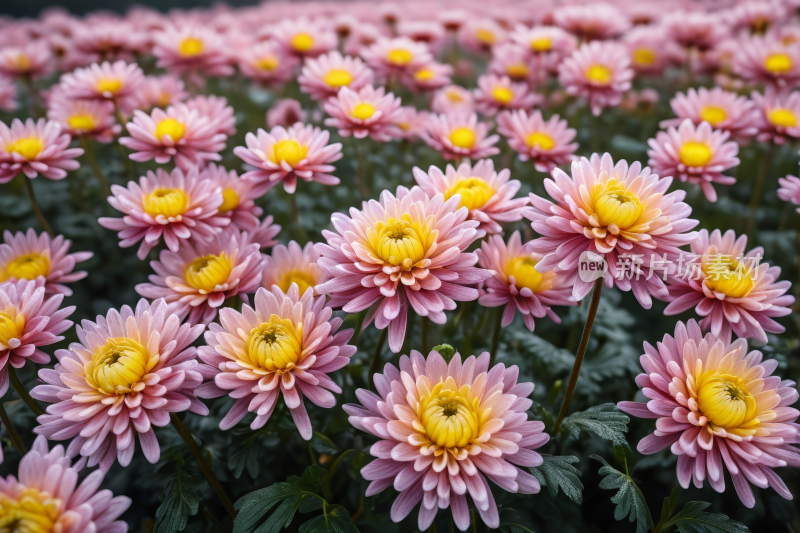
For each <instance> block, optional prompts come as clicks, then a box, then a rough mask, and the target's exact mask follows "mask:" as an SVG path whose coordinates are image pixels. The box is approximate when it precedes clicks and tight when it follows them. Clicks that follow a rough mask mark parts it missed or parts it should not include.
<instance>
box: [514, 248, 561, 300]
mask: <svg viewBox="0 0 800 533" xmlns="http://www.w3.org/2000/svg"><path fill="white" fill-rule="evenodd" d="M537 262H538V261H536V260H535V259H534V258H533V257H531V256H529V255H523V256H520V257H514V258H512V259H509V260H508V262H506V264H505V266H504V268H503V271H504V272H505V274H506V275H507V276H514V281H515V284H516V286H517V288H522V287H526V288H528V289H530V291H531V292H532V293H534V294H536V293H539V292H542V291H544V290H547V289H549V288H550V287H551V286H552V280H553V276H554V275H553V273H552V272H547V273H545V274H541V273H540V272H539V271H537V270H536V263H537Z"/></svg>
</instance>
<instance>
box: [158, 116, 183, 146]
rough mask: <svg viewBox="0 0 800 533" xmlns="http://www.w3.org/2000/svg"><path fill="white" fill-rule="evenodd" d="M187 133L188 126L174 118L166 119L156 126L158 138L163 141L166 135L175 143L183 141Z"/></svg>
mask: <svg viewBox="0 0 800 533" xmlns="http://www.w3.org/2000/svg"><path fill="white" fill-rule="evenodd" d="M185 133H186V126H184V125H183V123H181V122H178V120H176V119H174V118H171V117H170V118H165V119H164V120H162V121H161V122H159V123H158V124H156V138H157V139H158V140H161V138H162V137H163V136H164V135H169V136H170V138H171V139H172V141H173V142H178V141H180V140H181V139H183V135H184V134H185Z"/></svg>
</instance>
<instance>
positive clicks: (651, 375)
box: [617, 320, 800, 508]
mask: <svg viewBox="0 0 800 533" xmlns="http://www.w3.org/2000/svg"><path fill="white" fill-rule="evenodd" d="M644 350H645V353H644V354H643V355H642V356H641V357H640V358H639V360H640V362H641V365H642V368H643V369H644V371H645V373H643V374H639V375H638V376H637V377H636V384H637V385H638V386H639V387H641V389H642V392H643V393H644V395H645V396H646V397H648V398H650V401H649V402H647V403H638V402H620V403H619V404H617V405H618V407H619V408H620V409H622V410H623V411H625V412H626V413H629V414H631V415H633V416H637V417H640V418H656V419H658V420H656V430H655V431H654V432H653V433H651V434H650V435H648V436H647V437H645V438H644V439H642V440H641V441H640V442H639V445H638V447H637V449H638V450H639V452H640V453H642V454H645V455H650V454H653V453H656V452H658V451H660V450H663V449H664V448H667V447H670V450H671V451H672V453H673V454H675V455H677V456H678V466H677V474H678V482H679V483H680V484H681V486H682V487H683V488H689V485H690V484H691V483H692V482H694V485H695V486H696V487H697V488H702V486H703V481H704V480H706V479H708V482H709V484H710V485H711V488H713V489H714V490H715V491H717V492H724V490H725V470H726V469H727V470H728V473H729V474H730V476H731V479H732V481H733V486H734V489H735V490H736V494H737V495H738V496H739V499H740V500H741V501H742V503H743V504H744V505H745V506H746V507H748V508H752V507H753V506H754V505H755V503H756V501H755V497H754V496H753V490H752V488H751V487H750V484H751V483H752V484H753V485H755V486H757V487H760V488H767V487H768V486H771V487H772V488H773V489H775V491H776V492H777V493H778V494H779V495H780V496H782V497H784V498H786V499H789V500H791V499H792V494H791V492H789V489H788V488H787V487H786V485H785V484H784V483H783V481H782V480H781V478H780V477H778V475H777V474H776V473H775V472H774V471H773V468H777V467H781V466H787V465H789V466H793V467H795V468H800V453H798V452H799V451H798V449H797V448H796V447H795V446H793V445H792V444H794V443H797V441H798V429H797V428H798V426H797V424H796V423H795V421H796V420H797V416H798V411H797V409H794V408H792V407H790V406H791V405H792V404H793V403H794V402H796V401H797V397H798V394H797V389H796V388H795V384H794V382H793V381H788V380H785V381H782V380H781V379H780V378H779V377H778V376H773V375H772V373H773V372H774V371H775V369H776V368H777V366H778V361H777V360H775V359H769V360H766V361H765V360H763V356H762V354H761V352H759V351H752V352H750V353H747V341H745V340H744V339H737V340H736V341H734V342H733V343H731V342H730V341H728V340H726V339H724V338H722V339H720V338H717V337H715V336H714V335H712V334H706V336H705V337H704V336H703V333H702V331H701V330H700V327H699V326H698V325H697V323H696V322H695V321H694V320H690V321H689V323H688V324H686V325H684V324H683V322H678V325H677V326H676V327H675V336H674V337H672V336H670V335H664V340H663V341H662V342H660V343H658V345H657V347H654V346H652V345H651V344H650V343H648V342H645V344H644Z"/></svg>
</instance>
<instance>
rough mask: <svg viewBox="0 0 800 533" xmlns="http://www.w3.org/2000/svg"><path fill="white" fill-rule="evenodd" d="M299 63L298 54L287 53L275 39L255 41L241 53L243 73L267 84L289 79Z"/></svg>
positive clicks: (240, 60) (240, 63)
mask: <svg viewBox="0 0 800 533" xmlns="http://www.w3.org/2000/svg"><path fill="white" fill-rule="evenodd" d="M299 64H300V60H299V59H298V58H297V57H296V56H294V55H291V54H288V53H286V51H285V50H284V49H283V48H281V47H280V46H279V45H278V44H277V43H276V42H274V41H262V42H258V43H255V44H253V45H250V46H248V47H246V48H244V49H243V50H241V52H240V53H239V69H240V70H241V71H242V74H244V75H245V76H247V77H248V78H251V79H253V80H257V81H258V82H260V83H262V84H266V85H270V84H278V83H285V82H287V81H289V80H290V79H291V78H292V76H294V70H295V67H297V65H299Z"/></svg>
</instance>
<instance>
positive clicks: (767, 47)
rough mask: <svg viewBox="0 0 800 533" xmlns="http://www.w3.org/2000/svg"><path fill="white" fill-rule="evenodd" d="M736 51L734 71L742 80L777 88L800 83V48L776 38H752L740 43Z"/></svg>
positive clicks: (741, 40) (743, 39)
mask: <svg viewBox="0 0 800 533" xmlns="http://www.w3.org/2000/svg"><path fill="white" fill-rule="evenodd" d="M737 49H738V53H737V54H735V55H734V61H733V71H734V72H735V73H736V74H737V75H738V76H739V77H740V78H742V79H744V80H747V81H749V82H753V83H770V84H772V85H775V86H776V87H797V85H798V84H800V47H798V46H796V45H794V44H792V45H789V46H787V45H786V44H784V43H783V42H782V41H780V40H778V39H776V38H774V37H761V36H752V37H745V38H742V39H740V40H739V41H737Z"/></svg>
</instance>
